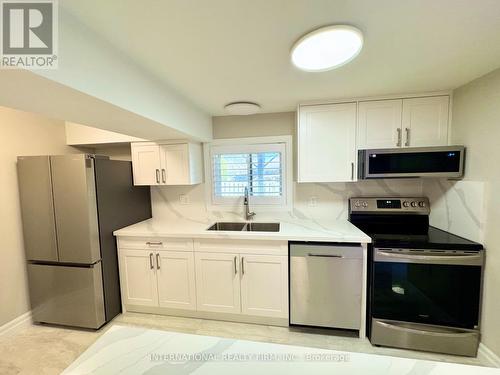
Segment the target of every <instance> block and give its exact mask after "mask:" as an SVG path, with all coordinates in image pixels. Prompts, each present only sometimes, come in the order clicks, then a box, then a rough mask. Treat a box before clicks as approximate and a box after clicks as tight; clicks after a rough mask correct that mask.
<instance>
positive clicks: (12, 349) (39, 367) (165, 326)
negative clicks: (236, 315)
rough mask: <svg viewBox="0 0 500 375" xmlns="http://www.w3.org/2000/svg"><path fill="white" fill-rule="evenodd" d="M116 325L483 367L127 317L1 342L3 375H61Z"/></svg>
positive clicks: (255, 330) (337, 341)
mask: <svg viewBox="0 0 500 375" xmlns="http://www.w3.org/2000/svg"><path fill="white" fill-rule="evenodd" d="M115 323H117V324H120V325H131V326H137V327H144V328H154V329H159V330H165V331H174V332H184V333H193V334H200V335H207V336H217V337H227V338H236V339H243V340H252V341H262V342H270V343H278V344H287V345H300V346H307V347H314V348H323V349H334V350H341V351H350V352H362V353H372V354H381V355H391V356H396V357H406V358H415V359H428V360H433V361H445V362H454V363H463V364H471V365H481V363H480V361H479V360H477V359H476V358H466V357H456V356H449V355H440V354H432V353H423V352H413V351H409V350H400V349H389V348H377V347H374V346H371V344H370V342H369V341H368V340H366V339H365V340H360V339H359V338H357V337H355V336H354V335H352V334H350V333H346V332H342V331H341V332H331V331H326V330H320V331H310V330H307V331H303V330H296V329H290V328H285V327H274V326H265V325H257V324H245V323H231V322H222V321H215V320H203V319H191V318H180V317H171V316H160V315H150V314H137V313H126V314H123V315H119V316H118V317H116V318H115V319H114V320H113V321H112V322H111V323H110V324H108V325H107V326H105V327H104V328H103V329H101V330H100V331H97V332H95V331H87V330H74V329H67V328H56V327H50V326H42V325H34V326H31V327H29V328H26V329H24V330H23V331H21V332H19V333H17V334H15V335H13V336H10V337H3V338H0V374H2V375H11V374H12V375H14V374H16V375H17V374H19V375H24V374H40V375H49V374H60V373H61V372H62V371H63V370H64V369H65V368H66V367H67V366H69V364H71V363H72V362H73V361H74V360H75V359H76V358H77V357H78V356H79V355H80V354H81V353H82V352H83V351H84V350H85V349H87V348H88V347H89V346H90V345H91V344H92V343H93V342H94V341H95V340H97V338H98V337H99V336H101V335H102V334H103V333H104V332H105V331H106V330H107V329H109V327H111V326H112V325H113V324H115ZM333 333H335V334H333Z"/></svg>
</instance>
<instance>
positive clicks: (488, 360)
mask: <svg viewBox="0 0 500 375" xmlns="http://www.w3.org/2000/svg"><path fill="white" fill-rule="evenodd" d="M477 359H479V360H480V361H481V363H483V364H485V365H487V366H490V367H500V357H498V356H497V355H496V354H495V353H493V352H492V351H491V350H490V348H488V347H487V346H486V345H484V344H483V343H480V344H479V350H478V351H477Z"/></svg>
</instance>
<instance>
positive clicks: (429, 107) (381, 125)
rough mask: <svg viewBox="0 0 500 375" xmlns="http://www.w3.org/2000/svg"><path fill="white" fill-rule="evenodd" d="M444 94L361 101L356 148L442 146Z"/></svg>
mask: <svg viewBox="0 0 500 375" xmlns="http://www.w3.org/2000/svg"><path fill="white" fill-rule="evenodd" d="M449 102H450V97H449V96H448V95H439V96H427V97H421V98H408V99H394V100H375V101H362V102H359V105H358V139H357V145H358V149H367V148H375V149H376V148H395V147H426V146H446V145H447V144H448V111H449Z"/></svg>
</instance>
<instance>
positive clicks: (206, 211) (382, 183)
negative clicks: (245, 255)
mask: <svg viewBox="0 0 500 375" xmlns="http://www.w3.org/2000/svg"><path fill="white" fill-rule="evenodd" d="M293 185H294V186H293V187H294V192H293V209H292V210H288V211H287V210H282V211H273V212H266V211H263V210H262V209H259V207H258V206H255V205H254V206H252V205H251V209H252V210H253V211H255V212H256V213H257V216H256V220H263V219H274V220H280V219H282V220H285V219H286V218H296V219H311V220H336V219H344V220H345V219H347V216H348V206H347V202H348V198H350V197H354V196H383V197H398V196H422V190H423V182H422V180H414V179H408V180H370V181H359V182H349V183H317V184H309V183H308V184H299V183H294V184H293ZM180 195H186V196H187V198H188V199H189V204H181V202H180ZM151 200H152V207H153V217H154V218H155V219H159V220H176V219H185V220H192V221H195V222H203V223H206V222H211V221H221V220H242V219H243V203H242V202H241V204H238V205H235V206H234V207H229V208H225V209H224V210H223V209H221V210H217V209H213V206H211V205H210V202H207V199H206V192H205V184H200V185H195V186H167V187H152V188H151ZM250 204H251V201H250Z"/></svg>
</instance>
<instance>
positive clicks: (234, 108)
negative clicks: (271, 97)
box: [224, 102, 260, 115]
mask: <svg viewBox="0 0 500 375" xmlns="http://www.w3.org/2000/svg"><path fill="white" fill-rule="evenodd" d="M224 109H225V110H226V111H227V112H228V113H229V114H231V115H253V114H255V113H258V112H260V105H258V104H257V103H252V102H233V103H229V104H227V105H226V106H225V107H224Z"/></svg>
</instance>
